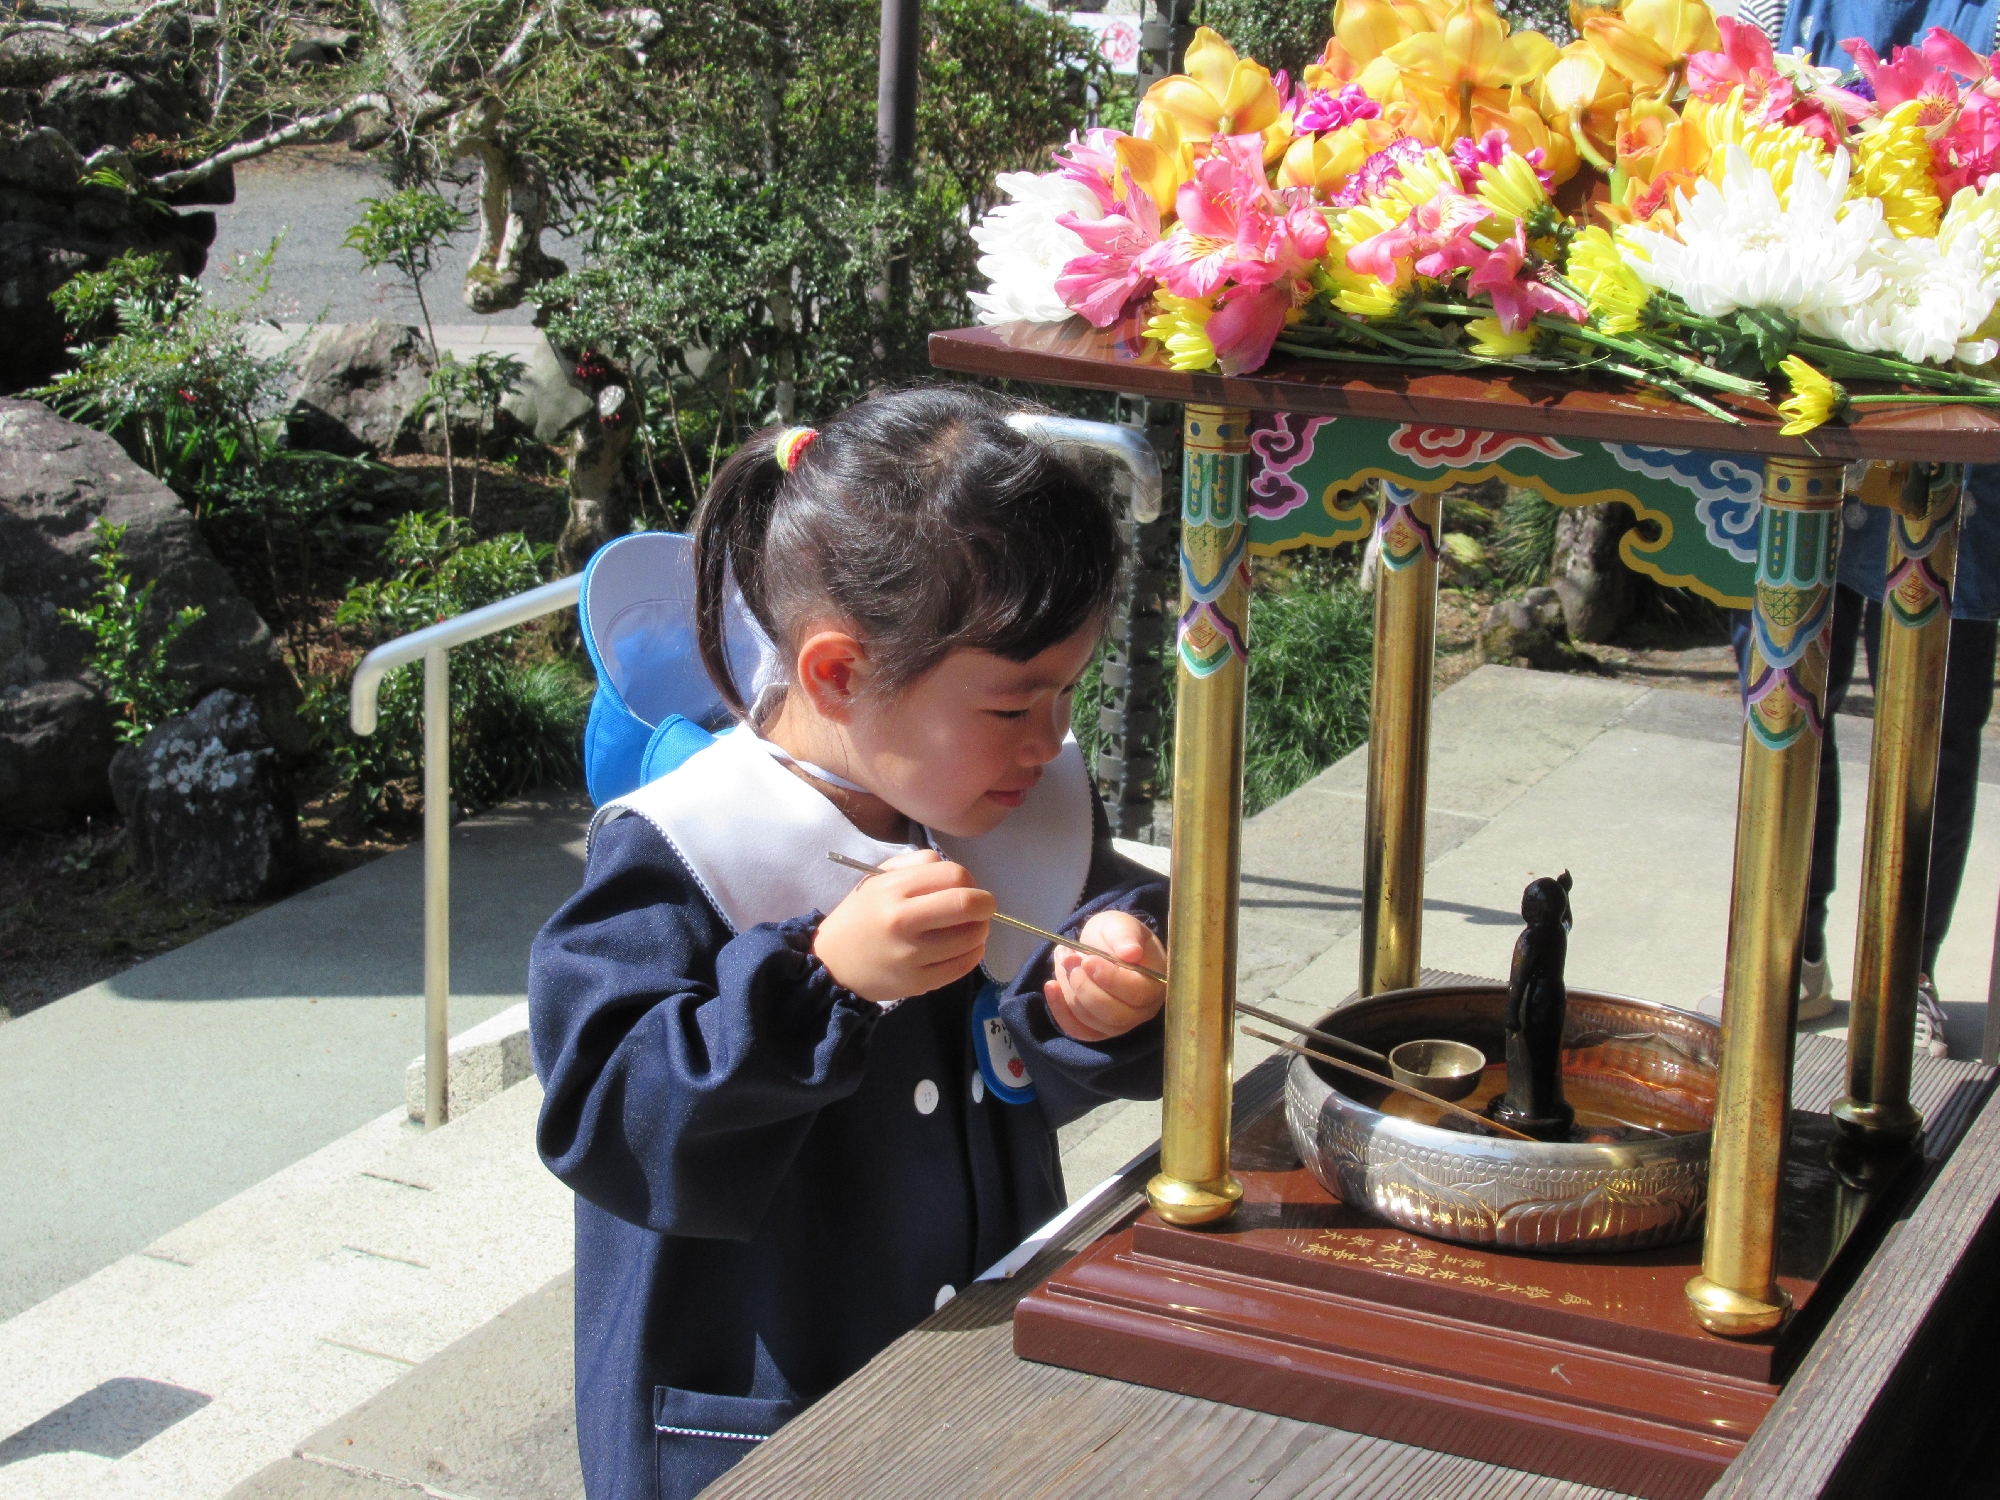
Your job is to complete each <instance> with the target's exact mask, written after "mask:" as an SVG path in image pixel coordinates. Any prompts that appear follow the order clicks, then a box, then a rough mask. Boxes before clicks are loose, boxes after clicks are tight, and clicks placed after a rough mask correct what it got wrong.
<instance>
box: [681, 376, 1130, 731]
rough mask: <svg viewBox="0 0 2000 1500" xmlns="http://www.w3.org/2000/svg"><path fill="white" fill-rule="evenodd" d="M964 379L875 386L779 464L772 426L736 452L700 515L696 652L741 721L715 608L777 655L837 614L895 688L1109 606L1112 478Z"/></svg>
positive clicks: (1022, 655)
mask: <svg viewBox="0 0 2000 1500" xmlns="http://www.w3.org/2000/svg"><path fill="white" fill-rule="evenodd" d="M1026 410H1029V408H1026V407H1022V406H1016V405H1009V404H1007V403H1004V402H1002V401H1001V400H999V399H998V398H996V397H993V396H990V395H987V394H986V393H984V392H981V391H978V390H974V389H971V388H968V387H962V386H961V387H935V388H928V389H919V390H906V391H895V392H890V393H886V394H882V395H876V396H871V397H869V398H868V399H867V400H865V401H863V402H861V403H860V404H858V405H856V406H852V407H850V408H848V409H847V410H846V411H844V412H842V413H841V414H840V415H839V416H837V417H834V418H832V419H830V420H829V421H828V422H827V423H826V425H825V426H824V427H822V428H821V429H820V432H819V436H818V438H817V439H816V440H815V441H814V442H813V443H812V444H811V445H810V446H809V447H807V448H806V449H805V451H804V452H803V453H801V454H800V455H799V456H798V459H797V461H796V463H795V465H794V467H793V469H792V470H791V472H789V473H787V472H786V471H785V470H784V469H783V468H782V467H781V466H780V465H779V462H778V458H777V441H778V438H779V437H780V436H781V435H782V434H783V432H784V431H785V429H783V428H775V427H774V428H767V429H765V430H764V431H762V432H760V433H757V434H756V435H755V436H754V437H752V438H750V439H749V440H748V441H747V442H745V443H744V445H743V446H742V447H741V448H739V449H737V451H736V452H735V453H734V454H733V455H731V457H730V458H729V460H728V461H727V462H726V463H724V464H723V466H722V469H721V470H720V472H718V473H717V475H716V476H715V482H714V483H713V484H711V485H710V486H709V488H708V493H707V494H706V495H705V496H703V497H702V502H701V505H700V507H699V509H697V511H696V512H695V518H694V525H693V528H692V529H693V532H694V560H695V618H696V624H697V630H698V636H699V640H700V645H701V659H702V665H703V666H705V667H706V668H707V669H708V675H709V677H710V678H711V679H713V680H714V683H715V686H716V690H717V691H718V692H720V693H721V694H722V697H723V700H724V701H725V702H726V703H728V704H729V706H730V707H731V708H732V709H733V710H734V711H735V712H736V713H737V714H738V715H740V716H744V717H748V715H749V712H750V705H749V704H747V703H746V702H745V700H744V694H743V689H742V687H741V686H740V685H739V684H738V683H737V682H736V680H735V677H734V675H733V674H732V673H731V671H730V668H729V658H728V654H727V652H726V650H725V648H724V642H723V609H724V604H725V600H726V594H727V590H728V584H729V578H730V575H731V574H732V573H733V574H734V576H735V579H736V584H737V587H738V588H740V589H741V590H742V591H743V600H744V603H745V604H747V605H748V606H749V609H750V613H751V614H752V615H753V616H755V617H756V620H757V623H758V624H760V625H761V626H763V628H764V632H765V634H767V635H768V636H770V638H771V639H772V640H773V641H774V642H775V643H776V644H777V646H778V648H779V650H780V652H781V653H785V654H786V658H787V663H788V664H789V658H790V653H791V652H792V651H794V650H795V649H796V647H797V644H798V632H799V630H800V629H802V628H803V627H804V626H806V625H807V624H809V623H811V621H812V620H813V619H814V618H815V617H825V616H827V615H831V616H833V617H835V618H837V619H839V620H842V621H844V622H846V623H847V624H849V625H850V626H851V627H852V628H853V629H854V630H855V632H856V634H857V635H858V636H859V637H860V638H861V639H862V641H863V642H864V643H865V644H866V646H867V648H868V659H869V662H870V664H871V666H872V667H873V669H874V671H873V682H874V684H875V686H876V687H877V688H878V689H879V690H881V691H884V692H890V693H893V692H895V691H896V690H897V689H899V688H903V687H907V686H908V685H909V684H910V683H912V682H914V681H916V680H917V679H918V678H919V677H922V676H923V675H924V674H925V673H926V672H928V671H930V670H931V669H932V668H933V667H935V666H936V665H937V664H938V663H939V662H941V661H943V660H944V659H945V657H947V656H948V655H950V654H951V653H952V652H953V651H956V650H968V649H969V650H978V651H990V652H992V653H993V654H994V655H996V656H1002V657H1005V658H1006V659H1008V660H1009V661H1027V660H1029V659H1030V658H1031V657H1034V656H1036V655H1038V654H1039V653H1041V652H1043V651H1045V650H1047V649H1048V648H1049V647H1050V646H1053V645H1055V644H1057V643H1058V642H1060V641H1064V640H1067V639H1069V637H1070V636H1072V635H1074V634H1075V633H1076V632H1077V631H1078V630H1081V629H1083V628H1084V627H1085V626H1086V625H1088V624H1089V623H1090V622H1091V621H1092V620H1094V619H1101V618H1103V617H1104V616H1105V615H1107V614H1108V613H1109V611H1110V608H1111V601H1112V596H1113V593H1114V591H1115V588H1116V585H1117V578H1118V569H1119V565H1120V564H1121V562H1122V561H1123V553H1124V548H1123V542H1122V539H1121V537H1120V534H1119V528H1118V519H1117V514H1116V512H1115V510H1114V509H1113V505H1112V501H1111V498H1110V495H1109V494H1108V492H1107V488H1106V487H1105V486H1103V485H1101V484H1098V483H1096V482H1094V480H1093V477H1092V475H1091V474H1090V473H1088V472H1087V471H1086V470H1085V469H1083V468H1082V467H1080V466H1079V465H1078V464H1077V463H1075V462H1073V461H1071V460H1070V459H1068V458H1066V457H1065V456H1064V455H1063V454H1061V453H1059V452H1058V451H1056V450H1054V449H1052V448H1050V447H1049V446H1047V445H1046V444H1044V443H1041V442H1039V441H1037V440H1036V439H1035V438H1033V437H1030V436H1028V435H1027V434H1026V433H1022V432H1017V431H1015V430H1014V429H1013V428H1012V427H1010V426H1008V425H1007V417H1008V415H1009V414H1010V413H1012V412H1016V411H1026Z"/></svg>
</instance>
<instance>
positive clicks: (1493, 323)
mask: <svg viewBox="0 0 2000 1500" xmlns="http://www.w3.org/2000/svg"><path fill="white" fill-rule="evenodd" d="M1465 331H1466V332H1467V333H1469V334H1471V335H1472V345H1471V351H1472V353H1474V354H1479V355H1484V356H1485V357H1486V358H1487V359H1512V358H1513V357H1514V356H1515V355H1517V354H1526V353H1527V352H1528V351H1529V350H1531V349H1533V348H1534V347H1535V330H1534V328H1533V327H1532V326H1530V327H1527V328H1523V329H1522V330H1521V331H1520V332H1519V333H1509V332H1507V331H1506V329H1504V328H1502V327H1501V326H1500V320H1499V319H1498V318H1474V319H1473V320H1472V321H1471V322H1469V323H1467V324H1466V325H1465Z"/></svg>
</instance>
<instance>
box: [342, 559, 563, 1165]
mask: <svg viewBox="0 0 2000 1500" xmlns="http://www.w3.org/2000/svg"><path fill="white" fill-rule="evenodd" d="M582 588H583V575H582V574H581V573H572V574H570V576H569V577H567V578H558V579H557V580H556V581H555V582H554V583H545V584H543V585H542V586H541V587H540V588H533V589H529V590H527V591H526V592H525V593H519V594H516V595H514V596H513V597H512V598H511V599H502V600H500V601H499V602H498V603H497V604H488V605H484V606H482V607H481V608H479V609H473V610H467V611H466V612H465V613H464V614H462V615H454V616H453V617H452V618H451V619H449V620H440V621H439V622H438V623H437V624H435V625H427V626H425V627H424V628H423V629H422V630H413V631H411V632H410V633H409V634H408V635H405V636H398V637H397V638H396V639H395V640H393V641H390V642H388V643H387V644H385V645H381V646H377V647H376V648H375V649H374V650H373V651H370V652H369V653H368V654H367V655H366V656H364V657H362V658H361V665H360V666H358V667H356V668H355V669H354V682H353V685H352V686H351V687H350V688H349V689H348V698H347V722H348V723H349V724H350V725H352V726H353V728H354V732H355V733H356V734H373V733H374V732H375V725H376V723H377V719H378V710H379V709H380V706H381V696H382V679H383V677H385V676H386V675H388V674H389V673H390V672H392V671H394V670H395V669H396V668H397V667H404V666H408V665H409V664H410V663H411V662H414V661H419V660H421V661H422V662H423V664H424V1129H426V1130H435V1129H437V1128H438V1126H440V1125H442V1124H444V1122H445V1121H446V1119H448V1118H449V1115H450V1108H451V1105H450V1096H449V1093H448V1089H449V1085H450V1077H451V648H452V647H453V646H463V645H464V644H465V643H466V642H467V641H476V640H478V639H479V638H480V637H481V636H488V635H493V634H494V633H496V632H498V631H502V630H509V629H512V628H513V627H514V626H516V625H523V624H526V623H527V622H528V621H529V620H533V619H538V618H540V617H541V616H542V615H552V614H554V613H555V612H556V611H557V610H559V609H568V608H569V607H570V606H572V605H574V604H575V603H576V601H577V598H578V596H579V594H580V592H581V591H582Z"/></svg>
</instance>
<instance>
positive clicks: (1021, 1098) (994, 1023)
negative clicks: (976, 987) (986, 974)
mask: <svg viewBox="0 0 2000 1500" xmlns="http://www.w3.org/2000/svg"><path fill="white" fill-rule="evenodd" d="M972 1052H973V1056H974V1058H975V1059H977V1061H978V1063H979V1076H980V1077H981V1078H984V1079H985V1080H986V1088H987V1092H989V1093H991V1094H992V1095H993V1096H994V1097H995V1098H996V1099H998V1100H999V1101H1000V1102H1001V1103H1003V1104H1026V1103H1027V1102H1028V1101H1029V1100H1031V1099H1033V1098H1034V1097H1035V1080H1034V1079H1032V1078H1030V1077H1029V1076H1028V1065H1027V1064H1026V1063H1024V1062H1022V1061H1021V1054H1020V1053H1019V1052H1018V1051H1016V1050H1015V1048H1014V1035H1013V1033H1012V1032H1010V1031H1008V1029H1007V1023H1006V1022H1005V1021H1003V1020H1001V1019H1000V986H999V985H998V984H996V983H993V982H992V981H988V982H987V984H986V986H985V988H983V989H982V990H980V992H979V998H978V999H976V1000H974V1001H973V1002H972Z"/></svg>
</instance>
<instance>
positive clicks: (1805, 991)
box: [1799, 958, 1833, 1021]
mask: <svg viewBox="0 0 2000 1500" xmlns="http://www.w3.org/2000/svg"><path fill="white" fill-rule="evenodd" d="M1832 1014H1833V975H1832V974H1831V973H1830V972H1828V970H1827V966H1826V960H1825V959H1823V958H1822V959H1821V960H1819V962H1818V963H1814V962H1813V961H1812V960H1811V959H1809V958H1804V959H1800V960H1799V1019H1800V1020H1801V1021H1823V1020H1825V1019H1826V1018H1827V1017H1828V1016H1830V1015H1832Z"/></svg>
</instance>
